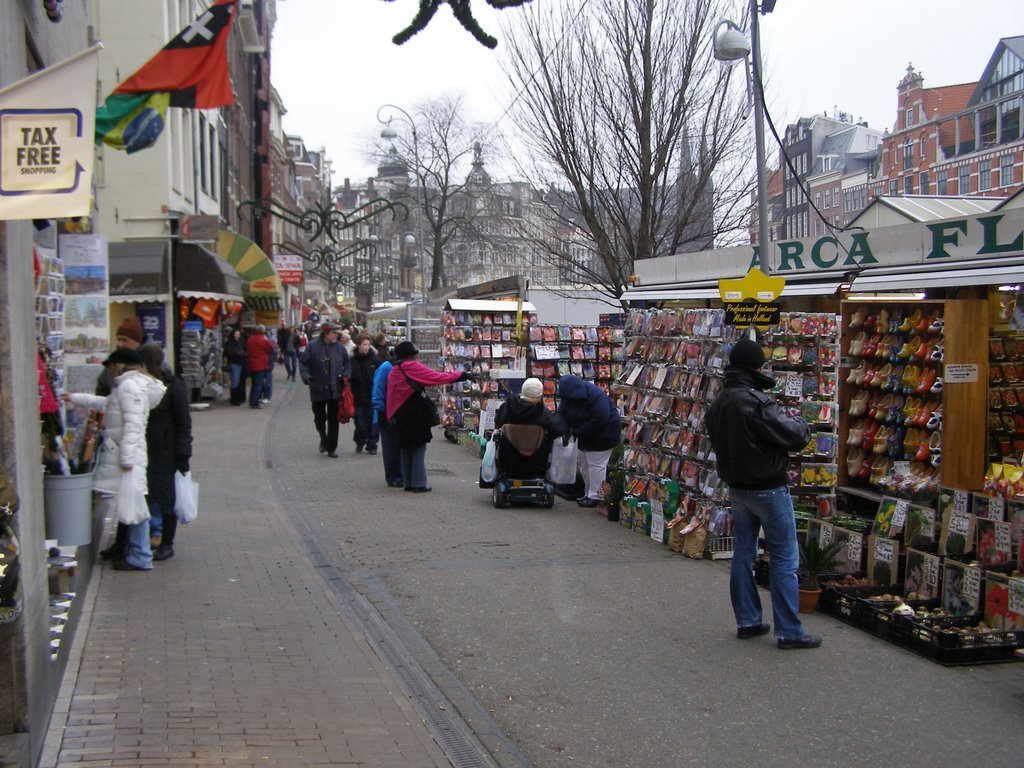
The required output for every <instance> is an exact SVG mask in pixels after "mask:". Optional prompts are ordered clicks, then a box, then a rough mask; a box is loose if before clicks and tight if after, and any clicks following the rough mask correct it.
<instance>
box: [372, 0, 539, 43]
mask: <svg viewBox="0 0 1024 768" xmlns="http://www.w3.org/2000/svg"><path fill="white" fill-rule="evenodd" d="M393 1H394V0H384V2H387V3H390V2H393ZM470 1H471V0H420V9H419V11H418V12H417V14H416V16H415V17H414V18H413V20H412V22H411V23H410V24H409V26H408V27H406V28H405V29H403V30H402V31H401V32H399V33H398V34H397V35H395V36H394V37H393V38H392V40H393V41H394V43H395V45H401V44H402V43H404V42H407V41H408V40H410V39H411V38H412V37H413V35H415V34H416V33H417V32H420V31H421V30H423V29H425V28H426V26H427V24H429V23H430V20H431V19H432V18H434V13H435V12H436V11H437V9H438V7H440V6H441V4H442V3H448V5H450V6H451V8H452V13H453V14H455V18H456V19H458V20H459V23H460V24H461V25H462V26H463V27H464V28H465V29H466V30H467V31H468V32H469V33H470V34H471V35H472V36H473V37H475V38H476V39H477V41H478V42H479V43H480V44H481V45H483V46H486V47H487V48H495V47H497V45H498V41H497V40H496V39H495V38H493V37H491V36H490V35H489V34H487V33H486V32H484V31H483V29H481V27H480V24H479V23H478V22H477V20H476V19H475V18H474V16H473V10H472V8H471V7H470ZM486 2H487V4H488V5H489V6H491V8H497V9H498V10H504V9H505V8H515V7H516V6H520V5H525V4H526V3H528V2H530V0H486Z"/></svg>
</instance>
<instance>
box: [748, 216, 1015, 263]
mask: <svg viewBox="0 0 1024 768" xmlns="http://www.w3.org/2000/svg"><path fill="white" fill-rule="evenodd" d="M1013 213H1017V211H1013ZM1008 215H1009V214H990V215H985V216H969V217H965V218H961V219H946V220H943V221H937V222H926V223H924V224H922V225H921V226H923V227H924V229H925V230H926V232H923V233H922V242H921V246H922V247H923V248H924V249H927V253H925V255H924V259H925V261H935V260H937V259H953V258H968V257H975V256H978V257H986V256H988V257H997V256H1007V255H1010V254H1021V253H1024V228H1021V226H1020V225H1019V224H1016V223H1014V222H1010V224H1011V225H1008V224H1007V223H1006V222H1004V221H1003V220H1004V219H1005V218H1007V216H1008ZM1013 218H1014V219H1019V218H1020V217H1019V216H1014V217H1013ZM887 229H904V227H898V228H882V229H878V230H874V231H870V230H865V231H862V232H851V233H847V234H844V236H843V239H844V240H846V239H847V238H848V240H849V243H848V245H847V244H845V243H844V244H842V245H841V244H840V241H839V239H838V238H836V237H833V236H831V235H828V236H825V237H820V238H818V239H817V240H812V241H807V240H804V241H800V240H784V241H781V242H778V243H775V246H776V248H777V254H778V259H779V265H778V267H777V268H775V269H774V270H773V272H774V273H779V272H787V273H793V274H799V273H803V272H814V271H817V270H821V269H835V268H837V267H851V268H859V267H865V266H871V265H878V264H879V263H880V262H879V259H878V258H877V254H878V253H879V252H880V251H885V252H891V251H892V248H893V242H892V238H891V237H887V235H888V234H889V233H888V232H887V231H886V230H887ZM885 261H888V259H885ZM750 267H751V268H754V267H758V268H761V267H762V265H761V256H760V249H759V248H758V246H756V245H755V246H754V256H753V259H752V260H751V262H750Z"/></svg>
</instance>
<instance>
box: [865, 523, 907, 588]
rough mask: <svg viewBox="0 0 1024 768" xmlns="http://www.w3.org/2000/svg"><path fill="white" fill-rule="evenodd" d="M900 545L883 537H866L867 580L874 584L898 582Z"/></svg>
mask: <svg viewBox="0 0 1024 768" xmlns="http://www.w3.org/2000/svg"><path fill="white" fill-rule="evenodd" d="M899 560H900V544H899V542H898V541H896V540H895V539H888V538H885V537H884V536H874V535H872V536H868V572H867V575H868V578H870V579H871V580H872V581H874V582H875V584H887V585H891V584H896V583H897V581H898V580H899V568H898V565H899Z"/></svg>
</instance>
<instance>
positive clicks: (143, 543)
mask: <svg viewBox="0 0 1024 768" xmlns="http://www.w3.org/2000/svg"><path fill="white" fill-rule="evenodd" d="M126 527H127V529H128V546H127V548H126V549H125V556H124V559H125V560H126V561H128V563H129V565H134V566H135V567H136V568H142V569H144V570H147V571H148V570H150V569H152V567H153V552H152V550H150V548H149V520H144V521H142V522H141V523H136V524H135V525H129V526H126Z"/></svg>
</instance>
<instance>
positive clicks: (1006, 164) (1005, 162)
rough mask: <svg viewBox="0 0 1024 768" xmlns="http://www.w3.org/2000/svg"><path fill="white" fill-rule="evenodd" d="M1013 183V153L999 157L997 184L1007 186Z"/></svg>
mask: <svg viewBox="0 0 1024 768" xmlns="http://www.w3.org/2000/svg"><path fill="white" fill-rule="evenodd" d="M1012 184H1013V155H1003V156H1002V157H1001V158H999V186H1001V187H1009V186H1011V185H1012Z"/></svg>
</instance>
